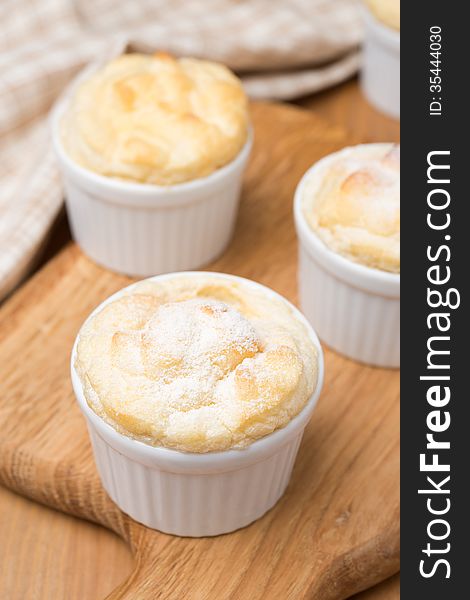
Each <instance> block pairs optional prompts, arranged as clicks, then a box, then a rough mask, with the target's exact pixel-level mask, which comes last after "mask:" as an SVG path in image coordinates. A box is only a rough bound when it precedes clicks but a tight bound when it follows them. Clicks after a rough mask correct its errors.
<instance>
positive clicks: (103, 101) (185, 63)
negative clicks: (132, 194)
mask: <svg viewBox="0 0 470 600" xmlns="http://www.w3.org/2000/svg"><path fill="white" fill-rule="evenodd" d="M61 135H62V142H63V145H64V148H65V150H66V152H67V153H68V154H69V156H70V157H71V158H72V159H73V160H74V161H76V162H77V163H78V164H79V165H81V166H83V167H85V168H87V169H90V170H92V171H95V172H96V173H99V174H101V175H106V176H109V177H115V178H120V179H127V180H131V181H134V182H140V183H150V184H157V185H172V184H177V183H183V182H186V181H191V180H193V179H197V178H200V177H204V176H206V175H209V174H210V173H212V172H214V171H215V170H216V169H218V168H220V167H223V166H224V165H226V164H228V163H229V162H231V161H232V160H233V159H234V158H235V157H236V155H237V154H238V153H239V152H240V150H241V149H242V147H243V145H244V144H245V142H246V140H247V135H248V108H247V99H246V96H245V93H244V91H243V88H242V85H241V82H240V81H239V79H238V78H237V77H236V76H235V75H234V74H233V73H232V72H231V71H229V69H227V68H226V67H224V66H223V65H221V64H216V63H213V62H208V61H204V60H197V59H194V58H180V59H176V58H173V57H172V56H170V55H168V54H164V53H157V54H154V55H144V54H125V55H122V56H120V57H118V58H116V59H114V60H112V61H111V62H110V63H108V64H107V65H106V66H104V67H103V68H101V69H99V70H97V71H96V72H94V73H93V74H92V75H91V76H90V77H89V78H88V79H87V80H85V81H84V82H83V83H81V85H79V86H78V87H77V88H76V90H75V92H74V93H73V95H72V97H71V98H70V102H69V105H68V108H67V110H66V113H65V115H64V116H63V118H62V122H61Z"/></svg>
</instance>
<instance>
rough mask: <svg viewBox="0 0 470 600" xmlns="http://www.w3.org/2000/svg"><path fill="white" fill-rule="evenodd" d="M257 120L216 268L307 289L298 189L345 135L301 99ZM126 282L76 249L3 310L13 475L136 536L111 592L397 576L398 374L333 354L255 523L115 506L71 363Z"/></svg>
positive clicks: (24, 488) (274, 587) (167, 593)
mask: <svg viewBox="0 0 470 600" xmlns="http://www.w3.org/2000/svg"><path fill="white" fill-rule="evenodd" d="M254 117H255V127H256V136H257V142H256V147H255V155H254V158H253V160H252V162H251V165H250V169H249V173H248V175H247V179H246V186H245V193H244V199H243V205H242V210H241V214H240V219H239V222H238V230H237V235H236V238H235V240H234V242H233V244H232V246H231V247H230V248H229V250H228V252H227V253H226V254H225V255H224V257H222V259H220V260H219V261H218V262H217V263H216V264H215V265H213V268H215V269H217V270H225V271H229V272H234V273H237V274H241V275H244V276H248V277H252V278H255V279H258V280H260V281H261V282H263V283H266V284H268V285H271V286H272V287H274V288H275V289H277V290H278V291H280V292H281V293H284V295H286V296H288V297H290V298H291V299H293V300H295V275H294V273H295V254H294V246H295V234H294V231H293V226H292V219H291V216H290V210H291V198H292V192H293V189H294V187H295V183H296V181H297V180H298V178H299V177H300V175H301V174H302V172H303V171H304V170H305V168H306V167H307V166H309V164H310V163H311V162H313V160H316V159H317V158H318V157H319V156H320V155H323V154H326V153H328V152H330V151H332V150H333V149H335V148H338V147H340V146H342V145H344V144H345V143H346V142H347V140H346V138H345V136H344V134H343V132H342V131H341V130H340V129H337V128H334V127H328V126H325V125H324V124H323V123H322V122H321V121H319V120H318V119H315V118H314V117H312V116H310V115H306V114H304V113H301V112H300V111H296V110H293V109H290V110H289V109H287V108H279V107H275V106H271V107H267V106H264V107H260V106H257V107H255V108H254ZM280 138H282V143H280V142H279V140H280ZM125 282H127V280H125V279H123V278H119V277H117V276H115V275H112V274H110V273H108V272H105V271H103V270H101V269H99V268H98V267H96V266H95V265H93V264H92V263H91V262H90V261H88V260H87V259H86V258H85V257H83V255H82V254H81V253H80V252H79V251H78V250H77V249H76V248H74V247H68V248H67V249H66V250H65V251H64V252H63V253H62V255H61V256H59V257H58V259H56V260H54V261H53V262H52V263H51V264H49V265H48V266H47V267H46V269H45V270H44V271H42V272H41V273H40V274H39V275H38V276H36V278H35V279H33V280H32V281H31V282H30V284H28V285H27V286H25V287H24V288H23V289H22V290H20V291H19V292H18V293H17V294H16V295H15V296H14V297H13V298H12V299H11V300H10V302H9V303H7V304H6V305H5V307H4V308H3V311H2V315H1V325H0V327H1V331H2V336H4V337H5V340H4V342H3V343H2V347H1V355H2V356H1V359H2V360H1V363H2V364H1V367H0V369H1V374H0V381H1V382H2V408H1V410H2V412H3V414H2V416H1V418H2V422H6V423H7V427H6V428H5V430H4V431H3V432H2V439H1V448H0V453H1V458H0V461H1V467H0V474H1V477H2V479H3V481H4V482H5V483H6V484H7V485H9V486H11V487H12V488H13V489H16V490H18V491H20V492H22V493H25V494H27V495H29V496H31V497H34V498H36V499H39V500H40V501H42V502H44V503H46V504H49V505H52V506H55V507H58V508H61V509H63V510H66V511H68V512H71V513H72V514H77V515H79V516H85V517H86V518H89V519H92V520H96V521H99V522H104V524H105V525H107V526H109V527H111V528H112V529H114V530H115V531H117V532H118V533H119V534H120V535H121V536H122V537H123V538H124V539H125V540H126V541H127V542H128V543H129V545H130V547H131V549H132V550H133V552H134V554H135V556H136V562H135V570H134V572H133V574H132V575H131V577H130V579H128V580H127V582H125V583H123V584H122V586H121V588H120V591H117V592H115V593H114V595H113V597H137V598H139V597H143V598H144V597H168V598H173V597H195V598H199V597H207V598H212V597H217V598H218V597H245V595H247V594H248V595H249V596H250V597H253V598H257V597H259V598H262V597H277V596H275V595H273V596H270V595H269V594H271V593H272V594H276V593H279V594H281V596H279V597H292V598H297V597H315V598H343V597H346V596H347V595H349V594H351V593H352V592H354V591H356V590H358V589H362V588H364V587H367V586H368V585H371V584H372V583H374V582H375V581H378V580H379V579H381V578H383V577H385V576H387V575H389V574H391V573H393V572H394V571H395V570H396V569H397V568H398V556H397V552H398V548H397V542H398V522H397V511H398V489H397V469H398V451H397V444H398V402H397V399H398V383H397V382H398V374H397V373H396V372H392V371H382V370H378V369H371V368H370V369H369V368H366V367H360V366H359V365H356V364H354V363H352V362H351V361H347V360H345V359H342V358H340V357H338V356H336V355H334V354H333V353H329V352H328V353H327V369H328V376H327V382H326V386H325V393H324V394H323V397H322V400H321V402H320V405H319V409H318V412H317V415H316V418H315V419H314V421H313V422H312V425H311V427H309V429H308V432H307V435H306V439H305V440H304V443H303V445H302V448H301V453H300V456H299V461H298V463H297V465H296V469H295V472H294V477H293V481H292V484H291V486H290V487H289V490H288V493H287V494H286V496H285V497H284V499H283V500H282V501H281V503H280V504H279V505H278V506H277V507H276V508H275V509H274V510H273V511H271V512H270V513H269V514H268V515H267V516H266V517H264V518H263V519H262V520H260V521H259V522H258V523H256V524H255V525H253V526H251V527H249V528H247V529H245V530H242V531H240V532H236V533H234V534H230V535H228V536H223V537H221V538H216V539H211V540H183V539H179V538H172V537H171V536H164V535H162V534H158V533H155V532H150V531H149V530H146V529H145V528H143V527H140V526H137V525H135V524H133V523H132V522H130V520H129V519H127V518H125V517H123V516H122V515H121V514H120V513H119V512H118V511H117V510H116V509H115V507H114V505H112V503H111V502H110V501H109V500H108V499H107V497H106V496H105V495H104V493H103V492H102V491H101V487H100V485H99V482H98V481H97V479H96V474H95V472H94V468H93V465H92V463H91V461H90V451H89V446H88V442H87V439H86V434H85V430H84V425H83V423H82V421H81V418H80V416H79V415H78V410H77V409H76V408H75V405H74V404H73V400H72V397H71V390H70V384H69V382H68V373H67V371H68V370H67V360H68V352H69V348H70V345H71V343H72V340H73V336H74V335H75V333H76V330H77V328H78V326H79V323H80V321H81V320H82V319H83V318H84V316H85V315H86V313H87V312H88V311H89V309H90V308H91V307H92V306H94V305H95V304H96V303H98V302H99V301H100V300H102V299H103V298H104V297H105V296H106V295H108V294H109V293H111V292H112V291H114V290H115V289H117V288H119V287H121V285H122V284H123V283H125ZM20 351H22V357H21V361H19V360H18V355H19V354H20ZM52 413H53V417H52V418H51V415H52ZM227 564H230V565H231V569H230V573H227V572H226V566H227ZM175 571H177V572H178V573H176V572H175ZM201 572H203V573H204V574H205V577H201ZM182 574H184V577H182ZM177 575H178V576H177ZM149 582H151V583H152V585H153V586H156V587H153V588H151V589H149V588H148V583H149ZM139 585H140V586H141V589H142V590H143V591H142V592H139V594H141V595H136V590H138V589H139V587H138V586H139ZM181 586H184V587H181ZM187 586H189V588H188V587H187ZM201 586H202V587H201ZM188 590H189V592H188ZM156 593H158V594H159V595H158V596H156ZM182 593H186V594H188V593H189V594H190V595H185V596H181V595H179V596H178V594H182ZM126 594H127V596H126ZM282 594H284V595H282ZM18 597H19V596H18ZM38 597H40V596H38ZM48 597H52V596H48ZM57 597H60V596H57Z"/></svg>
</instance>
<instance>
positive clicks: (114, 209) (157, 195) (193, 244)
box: [52, 67, 253, 277]
mask: <svg viewBox="0 0 470 600" xmlns="http://www.w3.org/2000/svg"><path fill="white" fill-rule="evenodd" d="M94 68H96V67H94ZM91 71H92V69H91V70H90V69H87V71H86V74H89V73H90V72H91ZM83 78H84V75H83V74H82V75H81V76H80V77H79V79H78V81H81V80H82V79H83ZM76 85H77V82H75V84H74V85H72V87H71V90H73V89H74V88H75V86H76ZM70 93H71V92H70ZM70 93H69V94H67V95H66V96H65V97H64V98H63V99H62V100H61V101H60V102H59V103H58V104H57V106H56V107H55V109H54V111H53V113H52V137H53V143H54V148H55V152H56V155H57V158H58V161H59V165H60V168H61V171H62V177H63V181H64V186H65V203H66V207H67V213H68V216H69V220H70V226H71V229H72V235H73V237H74V239H75V241H76V242H77V243H78V244H79V245H80V246H81V248H82V250H83V251H84V252H85V253H86V254H87V255H88V256H89V257H90V258H92V259H93V260H94V261H95V262H97V263H98V264H100V265H102V266H104V267H107V268H108V269H112V270H113V271H117V272H119V273H124V274H126V275H135V276H142V277H147V276H150V275H156V274H159V273H167V272H170V271H184V270H187V269H197V268H199V267H202V266H204V265H206V264H208V263H209V262H211V261H212V260H214V259H215V258H217V257H218V256H219V255H220V254H221V253H222V252H223V251H224V250H225V248H226V246H227V245H228V243H229V242H230V239H231V236H232V232H233V229H234V225H235V220H236V216H237V209H238V203H239V198H240V190H241V185H242V176H243V172H244V169H245V166H246V163H247V160H248V157H249V154H250V150H251V146H252V137H253V136H252V132H251V131H250V134H249V138H248V140H247V142H246V144H245V145H244V147H243V148H242V150H241V151H240V153H239V154H238V155H237V156H236V157H235V159H234V160H233V161H232V162H231V163H229V164H228V165H226V166H224V167H222V168H220V169H218V170H217V171H215V172H214V173H212V174H211V175H208V176H207V177H203V178H200V179H195V180H193V181H190V182H187V183H181V184H177V185H172V186H158V185H150V184H143V183H133V182H128V181H121V180H118V179H113V178H111V177H105V176H103V175H99V174H97V173H94V172H92V171H90V170H88V169H85V168H83V167H81V166H80V165H78V164H77V163H76V162H74V161H73V160H72V159H71V158H70V157H69V156H68V154H67V153H66V152H65V150H64V148H63V146H62V143H61V138H60V131H59V129H60V127H59V124H60V119H61V117H62V116H63V114H64V111H65V108H66V105H67V101H68V98H69V96H70Z"/></svg>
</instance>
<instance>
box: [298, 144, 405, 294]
mask: <svg viewBox="0 0 470 600" xmlns="http://www.w3.org/2000/svg"><path fill="white" fill-rule="evenodd" d="M380 143H382V142H379V144H380ZM385 143H387V142H385ZM370 145H375V144H358V145H355V146H346V147H344V148H341V149H340V150H338V151H336V152H332V153H330V154H327V155H326V156H323V157H322V158H320V159H319V160H318V161H316V162H315V163H314V164H313V165H311V166H310V167H309V168H308V169H307V171H305V173H304V174H303V175H302V178H301V179H300V181H299V182H298V184H297V187H296V189H295V193H294V219H295V224H296V229H297V233H298V235H299V238H300V241H301V243H304V244H306V245H307V250H309V251H310V253H311V254H315V256H316V257H317V258H318V259H321V258H323V260H322V261H321V262H322V264H323V265H324V266H325V262H326V263H327V265H328V266H329V267H330V269H329V270H331V271H332V272H333V274H334V275H336V276H337V277H340V278H343V277H342V275H344V274H345V273H346V274H347V275H346V277H348V275H349V276H353V277H357V278H358V281H357V286H358V287H363V286H361V285H360V283H363V284H364V287H365V286H367V284H368V283H369V284H371V285H373V286H377V285H383V286H384V288H385V287H386V288H387V290H388V289H389V288H391V287H396V288H398V289H399V287H400V273H391V272H388V271H384V270H381V269H376V268H374V267H369V266H367V265H363V264H361V263H359V262H354V261H353V260H350V259H348V258H346V257H345V256H342V255H341V254H339V253H337V252H335V251H334V250H331V248H329V247H328V246H327V245H326V244H325V242H324V241H323V240H322V239H321V238H320V237H319V236H318V234H317V233H316V232H315V231H314V230H313V229H312V227H311V226H310V225H309V223H308V222H307V219H306V217H305V214H304V211H303V207H302V199H303V190H304V188H305V185H306V183H307V181H308V179H309V178H310V176H311V174H312V173H313V172H314V171H315V170H317V169H318V168H319V167H321V166H323V165H324V164H325V163H326V162H329V160H331V159H332V158H333V157H334V156H336V155H337V154H338V153H341V152H344V151H347V150H349V149H351V148H359V147H364V146H370ZM319 255H320V256H319ZM383 293H387V292H386V291H385V290H384V292H383Z"/></svg>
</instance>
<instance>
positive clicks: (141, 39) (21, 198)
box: [0, 0, 362, 299]
mask: <svg viewBox="0 0 470 600" xmlns="http://www.w3.org/2000/svg"><path fill="white" fill-rule="evenodd" d="M357 8H358V7H357V4H356V0H127V1H125V0H2V1H1V2H0V23H1V25H0V299H1V298H2V297H4V296H5V295H6V294H7V293H8V292H9V291H11V290H12V289H13V287H14V286H15V285H16V284H17V283H18V282H19V281H20V280H21V278H22V277H23V276H24V275H25V273H26V272H27V270H28V268H29V267H30V266H31V263H32V262H33V260H34V257H35V256H36V255H37V254H38V252H39V250H40V247H41V245H42V244H43V242H44V240H45V238H46V236H47V233H48V231H49V228H50V226H51V224H52V222H53V220H54V218H55V216H56V215H57V213H58V210H59V209H60V207H61V205H62V187H61V183H60V178H59V175H58V172H57V167H56V164H55V160H54V156H53V154H52V150H51V144H50V140H49V132H48V126H47V120H46V116H47V113H48V111H49V109H50V107H51V105H52V104H53V102H54V100H55V99H56V98H57V96H58V95H59V94H60V92H61V91H62V90H63V88H64V86H66V84H67V83H68V82H69V81H70V79H71V78H72V77H73V76H74V75H75V74H76V73H77V72H78V71H79V70H80V69H81V68H83V66H84V65H86V64H87V63H88V62H90V61H91V60H94V59H96V58H103V59H108V58H111V57H112V56H114V55H116V54H118V53H120V52H122V51H124V50H125V49H131V50H136V51H141V52H147V51H148V52H150V51H154V50H156V49H161V50H166V51H168V52H171V53H174V54H175V55H192V56H197V57H204V58H210V59H212V60H217V61H221V62H223V63H225V64H227V65H228V66H230V67H231V68H232V69H234V70H235V71H237V72H238V73H239V74H240V75H241V77H242V78H243V81H244V83H245V85H246V89H247V91H248V93H249V94H250V96H251V97H254V98H280V99H289V98H294V97H296V96H301V95H303V94H306V93H311V92H314V91H317V90H320V89H322V88H325V87H328V86H330V85H332V84H334V83H337V82H339V81H341V80H343V79H346V78H347V77H349V76H350V75H351V74H353V73H354V72H355V71H356V69H357V67H358V52H357V48H358V45H359V43H360V39H361V33H362V31H361V25H360V19H359V16H358V10H357Z"/></svg>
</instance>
